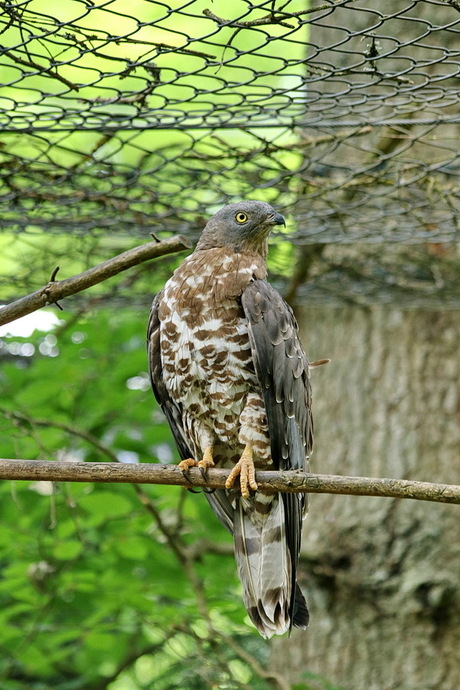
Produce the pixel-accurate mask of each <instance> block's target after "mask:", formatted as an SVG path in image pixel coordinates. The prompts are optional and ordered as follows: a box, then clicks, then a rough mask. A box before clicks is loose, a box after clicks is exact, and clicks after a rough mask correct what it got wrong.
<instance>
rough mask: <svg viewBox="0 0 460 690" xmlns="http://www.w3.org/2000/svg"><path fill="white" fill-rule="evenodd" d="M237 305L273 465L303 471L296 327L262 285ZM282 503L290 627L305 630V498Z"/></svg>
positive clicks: (307, 423)
mask: <svg viewBox="0 0 460 690" xmlns="http://www.w3.org/2000/svg"><path fill="white" fill-rule="evenodd" d="M241 301H242V305H243V309H244V312H245V314H246V317H247V320H248V330H249V339H250V342H251V348H252V355H253V360H254V366H255V370H256V374H257V377H258V380H259V383H260V387H261V391H262V395H263V399H264V402H265V410H266V413H267V423H268V431H269V435H270V445H271V453H272V459H273V463H274V465H275V467H276V468H277V469H280V470H297V469H300V470H304V471H307V470H308V457H309V455H310V453H311V450H312V445H313V420H312V416H311V386H310V378H309V371H308V360H307V357H306V355H305V352H304V350H303V348H302V345H301V343H300V340H299V337H298V325H297V321H296V319H295V317H294V314H293V312H292V310H291V308H290V307H289V306H288V305H287V304H286V302H285V301H284V300H283V298H282V297H281V295H280V294H279V293H278V292H277V291H276V290H275V289H274V288H273V287H272V286H271V285H270V284H269V283H267V282H266V281H264V280H255V281H254V282H252V283H250V284H249V286H248V287H247V288H246V290H245V291H244V293H243V295H242V298H241ZM282 498H283V505H284V518H285V527H286V541H287V544H288V548H289V551H290V554H291V562H292V595H291V606H290V608H291V625H292V624H294V625H295V626H298V627H301V628H304V627H306V625H307V624H308V610H307V606H306V603H305V599H304V598H303V595H302V593H301V591H300V589H299V587H298V585H296V568H297V561H298V558H299V552H300V540H301V536H302V516H303V515H304V514H305V512H306V507H307V502H306V498H305V495H304V494H293V493H291V494H288V493H286V494H282Z"/></svg>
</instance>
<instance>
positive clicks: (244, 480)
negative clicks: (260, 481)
mask: <svg viewBox="0 0 460 690" xmlns="http://www.w3.org/2000/svg"><path fill="white" fill-rule="evenodd" d="M238 476H239V478H240V488H241V495H242V496H243V498H249V496H250V495H251V494H250V492H249V489H252V490H253V491H257V488H258V487H257V482H256V473H255V469H254V460H253V457H252V446H251V444H250V443H248V444H247V445H246V447H245V449H244V450H243V453H242V455H241V457H240V459H239V460H238V462H237V463H236V465H235V467H234V468H233V469H232V471H231V472H230V474H229V475H228V477H227V481H226V482H225V488H226V489H231V488H233V485H234V483H235V480H236V478H237V477H238Z"/></svg>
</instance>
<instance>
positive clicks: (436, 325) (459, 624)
mask: <svg viewBox="0 0 460 690" xmlns="http://www.w3.org/2000/svg"><path fill="white" fill-rule="evenodd" d="M299 316H300V318H301V325H302V331H303V342H304V343H305V345H306V347H307V352H308V354H309V356H310V357H311V358H312V359H316V358H318V357H331V358H332V363H331V364H329V365H328V367H321V368H319V369H318V370H314V371H313V391H314V399H313V405H314V407H313V410H314V417H315V424H316V436H315V451H314V455H313V462H312V470H313V471H321V472H328V473H329V472H330V473H336V474H338V473H343V474H349V475H360V474H368V475H372V476H374V475H375V476H394V477H399V478H405V479H412V478H416V477H421V476H423V478H424V479H427V480H430V481H441V482H447V483H454V482H456V481H458V475H459V468H460V460H459V456H460V386H459V380H460V359H459V356H458V343H459V342H460V320H459V313H458V311H444V312H430V311H422V310H413V311H403V310H401V309H398V308H397V307H393V306H377V307H372V308H369V309H359V308H356V307H340V308H338V307H322V308H320V309H319V308H304V309H302V310H301V312H300V314H299ZM302 572H303V573H304V582H303V587H304V590H305V592H306V595H307V599H308V600H309V603H310V608H311V614H312V620H311V623H310V628H309V630H308V631H307V632H306V633H305V632H297V631H295V632H294V633H293V635H292V637H291V638H290V639H282V640H279V641H277V642H275V643H274V647H273V653H272V665H273V668H274V669H275V670H279V671H282V672H283V673H284V674H285V675H287V676H288V678H289V680H290V681H291V682H301V681H302V680H304V681H305V677H304V676H303V674H304V673H307V672H313V673H315V674H318V675H319V676H322V677H324V678H327V679H328V680H329V681H331V682H332V683H334V684H335V685H337V686H338V687H340V688H343V689H344V690H352V689H353V690H356V688H366V690H374V689H375V690H387V689H390V688H392V689H393V688H401V689H405V690H408V689H409V688H410V689H412V688H420V689H422V688H423V689H426V688H442V690H454V689H455V690H456V689H457V688H458V687H460V663H459V661H458V650H459V648H460V615H459V614H460V610H459V609H460V588H459V583H458V580H459V573H460V540H459V514H458V509H457V508H456V507H454V506H448V505H431V504H425V503H419V502H417V503H416V504H414V503H413V502H409V501H401V500H398V499H395V500H392V499H387V500H382V499H381V498H362V499H357V498H355V497H353V496H346V497H344V496H340V497H339V496H331V495H321V496H312V497H311V507H310V516H309V517H308V518H307V520H306V523H305V531H304V544H303V559H302V563H301V577H302Z"/></svg>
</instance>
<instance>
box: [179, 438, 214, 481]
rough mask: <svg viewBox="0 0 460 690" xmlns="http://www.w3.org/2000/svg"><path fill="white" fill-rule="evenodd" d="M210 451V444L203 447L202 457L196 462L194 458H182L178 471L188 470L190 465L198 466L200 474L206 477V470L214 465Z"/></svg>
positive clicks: (211, 450) (211, 449)
mask: <svg viewBox="0 0 460 690" xmlns="http://www.w3.org/2000/svg"><path fill="white" fill-rule="evenodd" d="M212 452H213V448H212V446H208V447H207V448H205V451H204V453H203V457H202V459H201V460H199V461H198V462H197V461H196V460H195V459H194V458H186V459H185V460H182V461H181V462H180V463H179V469H180V471H181V472H182V473H184V472H188V471H189V469H190V468H191V467H199V468H200V470H201V474H202V475H203V477H204V478H205V479H206V472H207V470H208V469H209V468H210V467H214V458H213V454H212Z"/></svg>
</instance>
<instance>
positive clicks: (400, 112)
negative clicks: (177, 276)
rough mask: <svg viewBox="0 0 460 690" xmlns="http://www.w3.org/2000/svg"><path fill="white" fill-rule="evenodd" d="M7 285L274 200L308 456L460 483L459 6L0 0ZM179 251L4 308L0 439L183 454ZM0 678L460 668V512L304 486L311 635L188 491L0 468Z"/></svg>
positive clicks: (304, 674) (100, 682)
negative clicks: (314, 491)
mask: <svg viewBox="0 0 460 690" xmlns="http://www.w3.org/2000/svg"><path fill="white" fill-rule="evenodd" d="M0 5H1V13H0V44H1V45H0V54H1V60H0V84H1V89H0V198H1V201H2V207H1V209H2V210H1V218H0V227H1V233H0V300H1V303H2V304H7V303H9V302H11V301H13V300H14V299H17V298H19V297H21V296H23V295H25V294H27V293H28V292H31V291H34V290H37V289H38V288H40V287H41V286H43V285H45V284H46V283H47V282H48V280H49V278H50V276H51V274H52V272H53V270H54V269H55V268H56V267H57V266H59V267H60V272H59V274H58V276H57V277H58V278H67V277H70V276H72V275H74V274H75V273H78V272H80V271H83V270H85V269H87V268H89V267H92V266H94V265H96V264H97V263H99V262H100V261H104V260H106V259H108V258H111V257H112V256H115V255H116V254H118V253H120V252H122V251H124V250H125V249H129V248H131V247H134V246H136V245H139V244H142V243H144V242H147V241H149V240H150V239H151V237H150V233H155V235H156V236H158V237H159V238H160V239H161V238H166V237H169V236H173V235H175V234H176V233H182V234H184V235H187V236H188V237H189V238H190V239H191V240H192V241H195V240H196V238H197V237H198V235H199V233H200V231H201V229H202V228H203V226H204V224H205V223H206V220H207V218H208V217H209V216H210V215H212V213H214V212H215V211H216V210H217V209H218V208H219V207H220V206H222V205H224V204H225V203H229V202H232V201H236V200H238V199H242V198H245V199H260V200H264V201H268V202H270V203H271V204H272V205H274V206H275V207H276V209H277V210H279V211H280V212H282V213H283V214H284V215H285V217H286V218H287V219H288V223H287V228H286V229H283V230H279V229H278V228H277V229H276V232H275V233H273V236H272V242H271V251H270V257H269V271H270V280H271V282H272V283H273V284H274V285H275V286H276V287H277V288H278V289H279V290H280V291H281V292H282V293H283V294H284V296H285V297H286V299H287V300H288V301H289V302H290V303H291V305H292V306H293V308H294V309H295V311H296V315H297V317H298V319H299V323H300V327H301V330H302V339H303V342H304V344H305V347H306V349H307V353H308V355H309V357H310V359H311V360H315V359H320V358H323V357H330V358H331V359H332V362H331V364H329V365H328V366H327V367H321V368H319V369H317V370H314V371H313V373H312V378H313V389H314V415H315V424H316V437H315V452H314V457H313V463H312V471H314V472H324V473H333V474H346V475H365V476H384V477H394V478H405V479H414V480H416V479H417V480H425V481H439V482H446V483H459V480H458V477H459V469H460V460H459V457H460V453H459V450H460V389H459V383H458V382H459V378H460V362H459V347H458V343H459V341H460V322H459V318H458V317H459V307H460V280H459V275H460V254H459V239H460V228H459V219H460V216H459V213H460V187H459V174H460V146H459V134H460V115H459V112H460V109H459V104H460V77H459V72H460V52H459V38H460V4H459V3H458V2H456V0H447V1H444V0H418V1H409V0H387V2H386V3H385V5H384V7H383V6H382V3H381V2H380V3H379V2H376V1H375V0H363V1H361V0H338V1H337V2H331V1H326V2H324V3H321V2H320V3H316V4H315V3H307V2H305V1H304V0H287V1H286V0H269V1H265V2H255V3H252V2H249V0H234V1H233V2H231V3H228V2H225V0H213V1H212V0H190V1H188V2H187V1H185V2H179V1H177V2H173V1H172V0H170V1H169V2H156V1H153V0H132V2H130V3H125V2H123V1H122V0H106V1H104V2H99V0H95V1H92V0H91V1H90V0H68V2H66V3H62V2H58V1H57V0H21V1H20V2H8V3H0ZM184 255H185V254H184V253H181V254H180V255H177V256H167V257H163V258H161V259H157V260H155V261H153V262H148V263H146V264H141V265H138V266H136V267H134V268H132V269H131V270H129V271H128V272H126V273H123V274H120V275H119V276H117V277H115V278H112V279H110V280H109V281H107V282H105V283H102V284H101V285H99V286H97V287H94V288H91V289H90V290H88V291H87V292H84V293H81V294H80V295H77V296H74V297H70V298H67V299H66V300H64V301H63V302H62V305H61V306H62V307H63V309H64V310H63V311H60V310H58V308H57V307H51V308H47V309H45V310H41V311H39V312H35V313H34V314H32V315H30V316H29V317H25V318H24V319H21V320H18V321H16V322H12V323H10V324H7V325H5V326H3V327H1V330H0V364H1V369H0V455H1V456H2V457H4V458H24V459H42V460H50V461H52V460H65V461H68V462H74V461H81V460H88V461H119V462H131V463H133V462H160V463H165V462H175V461H176V460H177V455H176V451H175V448H174V446H173V443H172V439H171V435H170V432H169V429H168V428H167V425H166V424H165V422H164V419H163V417H162V414H161V412H160V410H159V409H158V408H157V406H156V404H155V402H154V399H153V396H152V394H151V391H150V386H149V381H148V375H147V364H146V353H145V331H146V322H147V318H148V311H149V306H150V303H151V300H152V297H153V295H154V294H155V292H157V291H158V290H159V289H160V288H161V287H162V285H163V284H164V282H165V281H166V279H167V278H168V277H169V276H170V274H171V272H172V271H173V270H174V267H175V266H176V265H177V263H178V261H180V260H181V259H182V258H183V256H184ZM0 492H1V494H2V497H1V506H2V508H1V511H0V521H1V529H0V567H1V573H2V579H1V580H0V602H1V606H0V630H1V633H0V650H1V654H0V679H1V680H0V686H1V687H2V689H3V688H5V690H22V689H29V688H30V689H32V690H43V689H47V688H51V687H52V688H57V689H58V690H102V689H105V688H107V689H108V690H144V689H153V688H155V690H156V689H157V688H158V689H159V690H173V689H174V688H177V689H179V688H190V689H193V688H196V689H198V690H199V689H201V688H222V689H229V690H233V689H234V688H254V689H255V690H258V689H260V690H264V689H265V688H273V687H275V688H278V689H280V690H287V688H295V689H296V690H307V689H310V688H312V689H318V688H319V689H326V688H328V689H332V688H336V689H343V690H351V689H353V690H355V689H356V688H363V689H364V688H365V689H366V690H368V689H375V690H386V689H394V688H401V689H403V690H409V689H412V688H420V689H424V688H443V690H450V689H452V690H454V689H455V690H456V689H457V688H458V687H459V685H460V664H459V662H458V658H457V657H458V647H459V644H460V626H459V620H460V617H459V615H458V614H459V608H460V602H459V584H458V573H459V572H460V545H459V540H458V524H459V523H458V509H457V508H456V507H455V506H449V505H441V504H429V503H423V502H415V501H401V500H393V499H384V498H361V497H353V496H349V497H343V496H327V495H323V496H319V495H314V496H312V498H311V509H310V515H309V517H308V518H307V520H306V522H305V530H304V541H303V552H302V558H301V565H300V579H301V582H302V586H303V589H304V590H305V592H306V595H307V599H308V600H309V602H310V608H311V611H312V621H311V624H310V628H309V630H308V631H307V632H306V633H301V632H294V633H293V634H292V636H291V638H289V639H281V640H277V641H272V642H266V641H264V640H262V638H260V637H259V636H258V634H257V633H256V632H255V631H254V630H253V628H252V627H251V624H250V622H249V621H248V619H247V618H246V616H245V611H244V608H243V605H242V602H241V594H240V587H239V583H238V580H237V577H236V572H235V564H234V559H233V547H232V543H231V540H230V538H229V536H228V535H227V533H226V532H224V530H223V528H222V527H221V526H220V524H218V522H217V520H216V518H215V517H214V515H213V514H212V513H211V511H210V510H209V508H208V505H207V503H206V501H205V500H204V497H203V496H195V495H193V494H190V493H188V492H186V491H185V490H182V489H179V488H178V487H159V486H156V487H150V486H144V487H139V486H131V485H108V484H107V485H89V484H68V483H67V484H64V483H62V484H60V483H55V484H51V483H47V482H6V481H5V482H2V484H1V486H0Z"/></svg>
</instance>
